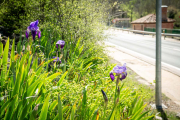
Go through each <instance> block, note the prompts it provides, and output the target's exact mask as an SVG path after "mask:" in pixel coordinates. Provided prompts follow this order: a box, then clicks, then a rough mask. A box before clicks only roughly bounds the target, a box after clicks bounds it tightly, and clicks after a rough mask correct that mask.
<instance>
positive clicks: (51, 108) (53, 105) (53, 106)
mask: <svg viewBox="0 0 180 120" xmlns="http://www.w3.org/2000/svg"><path fill="white" fill-rule="evenodd" d="M57 104H58V101H57V100H54V101H53V102H52V103H51V105H50V107H49V111H52V110H53V109H54V108H55V107H56V105H57Z"/></svg>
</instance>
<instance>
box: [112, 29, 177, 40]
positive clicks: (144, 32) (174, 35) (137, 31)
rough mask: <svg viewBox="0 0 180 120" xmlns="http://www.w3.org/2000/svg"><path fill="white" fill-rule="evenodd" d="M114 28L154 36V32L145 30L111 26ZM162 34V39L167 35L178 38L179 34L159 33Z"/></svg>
mask: <svg viewBox="0 0 180 120" xmlns="http://www.w3.org/2000/svg"><path fill="white" fill-rule="evenodd" d="M111 28H112V29H114V30H122V32H123V31H127V32H128V33H129V32H133V33H140V34H143V35H152V36H155V35H156V32H147V31H140V30H131V29H123V28H115V27H111ZM161 35H162V36H164V39H165V38H166V37H167V36H169V37H179V38H180V34H169V33H161Z"/></svg>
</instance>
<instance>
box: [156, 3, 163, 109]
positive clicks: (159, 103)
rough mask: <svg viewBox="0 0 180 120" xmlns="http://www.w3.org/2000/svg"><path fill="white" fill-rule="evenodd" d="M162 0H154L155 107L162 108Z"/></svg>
mask: <svg viewBox="0 0 180 120" xmlns="http://www.w3.org/2000/svg"><path fill="white" fill-rule="evenodd" d="M161 5H162V0H156V93H155V99H156V108H157V109H162V99H161V29H162V10H161Z"/></svg>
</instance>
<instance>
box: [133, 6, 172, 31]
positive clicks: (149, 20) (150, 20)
mask: <svg viewBox="0 0 180 120" xmlns="http://www.w3.org/2000/svg"><path fill="white" fill-rule="evenodd" d="M174 22H175V20H174V19H171V18H168V17H167V6H165V5H164V6H162V28H163V29H173V27H174ZM131 25H132V29H133V30H142V31H144V30H145V29H152V28H153V29H155V28H156V15H155V14H149V15H147V16H144V17H142V18H139V19H137V20H135V21H133V22H131ZM153 32H155V31H153Z"/></svg>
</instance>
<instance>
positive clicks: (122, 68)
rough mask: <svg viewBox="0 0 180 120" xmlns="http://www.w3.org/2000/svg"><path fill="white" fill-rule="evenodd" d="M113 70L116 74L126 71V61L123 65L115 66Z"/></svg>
mask: <svg viewBox="0 0 180 120" xmlns="http://www.w3.org/2000/svg"><path fill="white" fill-rule="evenodd" d="M113 71H114V72H115V73H116V75H120V74H122V73H124V72H126V63H124V65H123V66H118V65H117V66H115V67H114V69H113Z"/></svg>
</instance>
